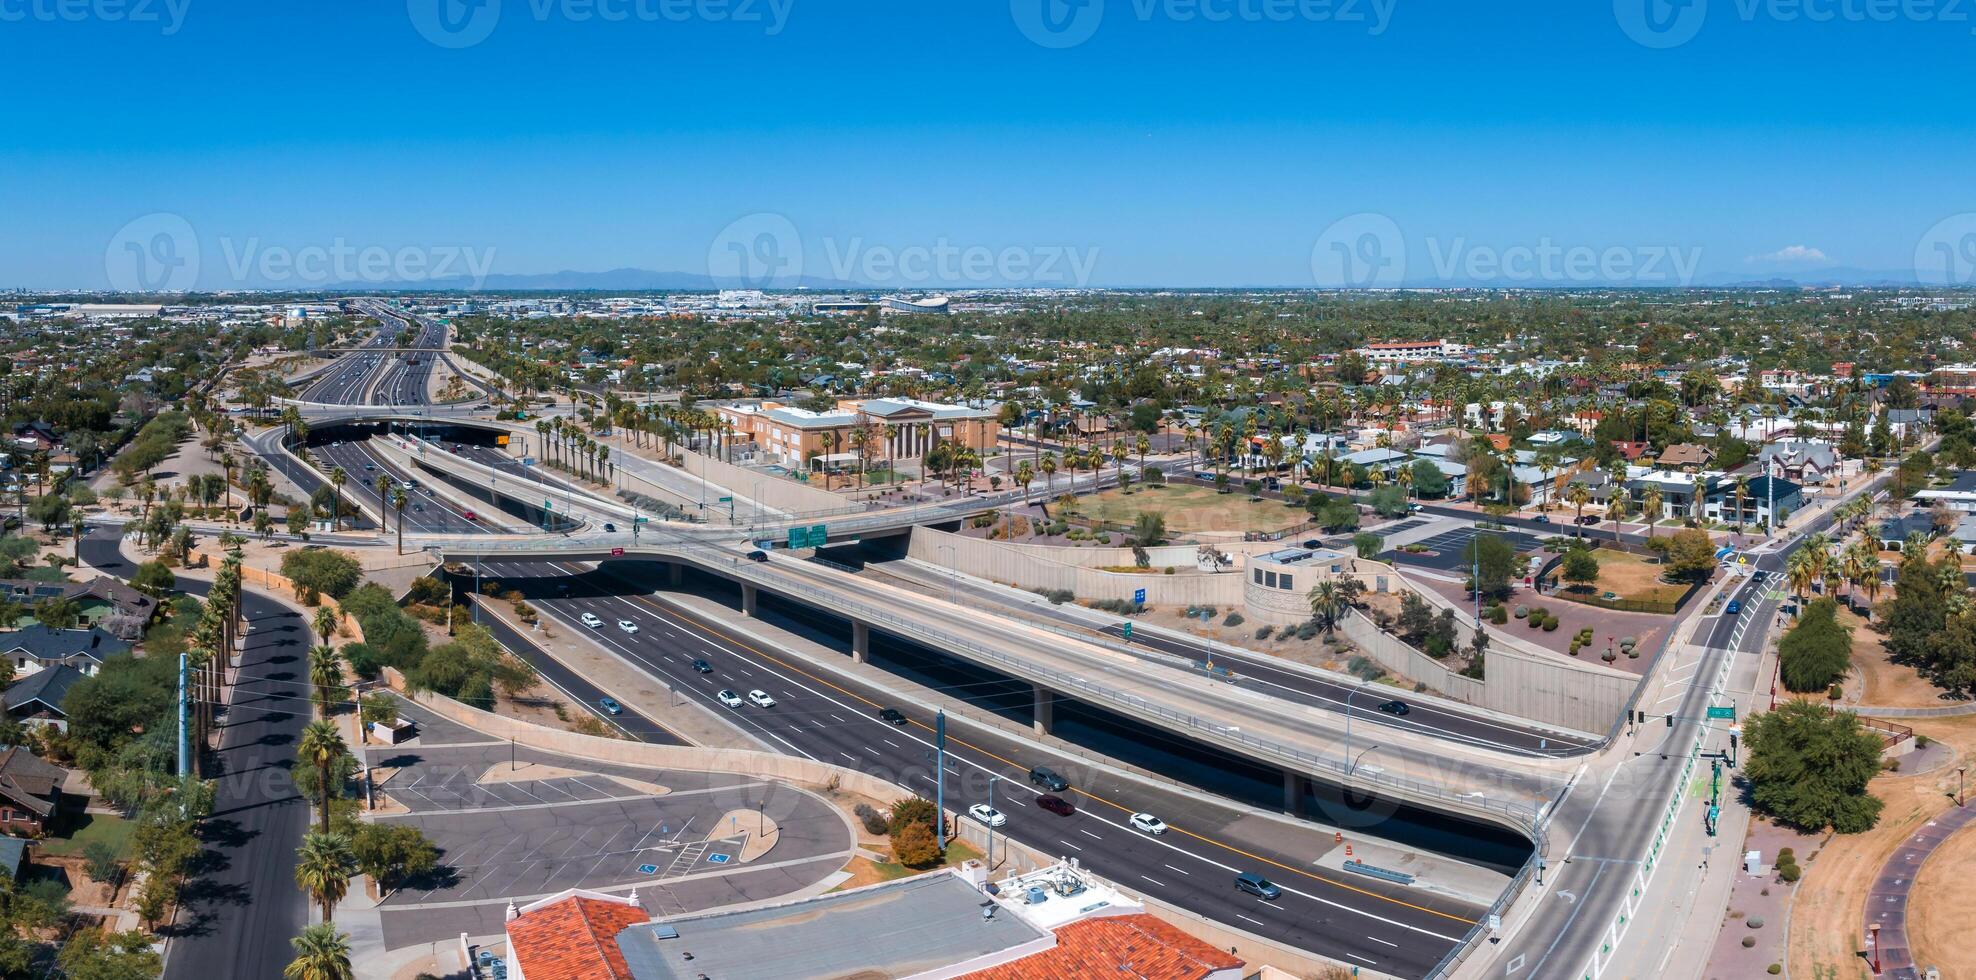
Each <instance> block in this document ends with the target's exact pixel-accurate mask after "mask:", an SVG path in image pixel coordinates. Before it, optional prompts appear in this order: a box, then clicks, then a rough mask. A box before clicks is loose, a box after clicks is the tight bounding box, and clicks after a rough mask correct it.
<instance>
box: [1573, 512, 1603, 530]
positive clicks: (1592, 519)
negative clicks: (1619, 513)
mask: <svg viewBox="0 0 1976 980" xmlns="http://www.w3.org/2000/svg"><path fill="white" fill-rule="evenodd" d="M1601 520H1604V518H1601V517H1599V516H1598V515H1597V514H1586V515H1585V516H1583V517H1580V518H1578V519H1577V520H1575V521H1572V523H1573V524H1584V525H1586V526H1588V527H1589V526H1591V525H1593V524H1597V523H1598V522H1599V521H1601Z"/></svg>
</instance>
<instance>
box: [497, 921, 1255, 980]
mask: <svg viewBox="0 0 1976 980" xmlns="http://www.w3.org/2000/svg"><path fill="white" fill-rule="evenodd" d="M1128 963H1129V964H1130V965H1131V967H1132V970H1133V973H1134V974H1136V975H1137V976H1140V977H1144V978H1146V980H1200V978H1201V977H1205V976H1208V975H1210V974H1212V973H1215V972H1217V971H1220V970H1238V969H1241V967H1242V961H1241V960H1240V959H1237V958H1236V957H1235V956H1233V955H1231V954H1229V953H1225V952H1223V951H1221V950H1220V949H1217V948H1215V947H1213V946H1209V945H1208V944H1207V943H1204V942H1201V941H1200V940H1198V939H1195V938H1194V937H1192V936H1189V935H1187V934H1186V933H1184V932H1181V931H1180V930H1179V929H1176V928H1174V927H1173V926H1170V925H1167V924H1166V923H1164V922H1161V921H1160V920H1158V919H1155V918H1153V917H1152V916H1150V915H1144V914H1140V915H1108V916H1102V917H1099V918H1095V919H1085V920H1082V921H1079V922H1073V923H1071V924H1069V925H1067V926H1064V927H1062V928H1060V929H1058V930H1057V945H1056V948H1055V949H1051V950H1047V951H1044V952H1041V953H1036V954H1033V955H1030V956H1025V957H1023V958H1022V959H1019V960H1016V961H1015V962H1013V963H1004V964H1002V965H1001V966H997V967H991V968H989V969H986V970H977V971H975V972H973V973H969V974H966V980H1061V978H1063V977H1110V976H1118V975H1120V974H1119V968H1120V967H1121V966H1124V965H1126V964H1128ZM528 980H535V974H533V973H530V974H528Z"/></svg>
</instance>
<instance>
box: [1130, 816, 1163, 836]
mask: <svg viewBox="0 0 1976 980" xmlns="http://www.w3.org/2000/svg"><path fill="white" fill-rule="evenodd" d="M1126 822H1127V823H1130V824H1131V825H1132V829H1133V830H1136V831H1139V832H1140V833H1143V834H1152V835H1153V836H1154V837H1158V836H1159V835H1161V834H1164V833H1166V821H1164V820H1161V819H1160V818H1158V817H1155V816H1153V815H1152V814H1150V813H1135V814H1133V815H1132V819H1130V820H1128V821H1126Z"/></svg>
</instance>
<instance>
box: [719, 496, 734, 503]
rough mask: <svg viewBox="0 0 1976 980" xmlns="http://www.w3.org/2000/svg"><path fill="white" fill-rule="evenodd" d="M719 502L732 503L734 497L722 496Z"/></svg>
mask: <svg viewBox="0 0 1976 980" xmlns="http://www.w3.org/2000/svg"><path fill="white" fill-rule="evenodd" d="M719 502H720V503H723V504H731V503H733V502H734V498H733V497H722V498H720V501H719Z"/></svg>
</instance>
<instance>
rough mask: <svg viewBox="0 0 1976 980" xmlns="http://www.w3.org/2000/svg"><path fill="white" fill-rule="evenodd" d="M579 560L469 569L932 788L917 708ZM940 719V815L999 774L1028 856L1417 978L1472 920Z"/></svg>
mask: <svg viewBox="0 0 1976 980" xmlns="http://www.w3.org/2000/svg"><path fill="white" fill-rule="evenodd" d="M584 569H585V566H583V565H580V564H575V563H558V564H556V565H555V566H554V572H553V574H579V575H580V577H579V579H578V580H577V582H578V587H576V588H573V589H572V590H571V594H570V595H568V596H562V595H560V594H559V589H558V588H557V587H556V585H555V584H554V583H553V581H552V580H550V579H545V578H543V577H542V576H543V574H544V568H543V564H542V563H537V562H489V563H486V564H485V565H483V566H482V569H481V570H482V574H483V575H488V576H498V577H500V579H501V581H502V583H503V584H504V585H509V586H513V587H516V588H520V589H521V590H522V591H523V592H524V594H526V595H528V597H529V602H530V604H532V605H534V606H535V607H536V608H537V609H539V610H541V611H542V612H543V614H544V615H546V616H548V617H550V618H551V619H553V620H554V621H556V622H557V623H559V624H561V626H562V627H563V628H564V629H566V630H568V631H571V632H573V633H576V634H578V635H581V636H587V637H589V638H590V639H591V640H593V641H594V642H595V643H597V644H598V645H599V646H601V647H602V648H604V649H605V650H608V651H610V652H612V653H615V654H617V655H619V656H620V657H622V658H624V659H625V660H626V661H628V662H630V663H632V664H633V665H635V666H637V667H639V668H640V669H643V670H645V671H646V672H648V673H649V674H651V675H652V676H654V677H656V678H658V679H660V680H662V681H664V682H666V683H667V684H669V685H670V686H671V687H672V688H673V689H674V690H675V691H677V692H678V693H679V694H680V695H681V696H684V697H688V698H692V699H695V700H696V701H698V702H700V703H702V704H705V705H707V706H708V707H709V708H710V709H711V710H713V711H715V712H717V713H721V714H724V715H727V716H728V717H730V718H731V719H732V720H733V721H734V722H735V724H736V725H738V726H739V727H740V728H741V729H742V730H743V731H744V732H747V733H749V734H750V735H752V736H754V737H755V738H756V739H758V740H760V741H761V742H762V743H763V744H764V745H765V746H767V747H768V748H770V749H772V750H775V751H782V752H788V753H791V754H795V755H801V756H804V757H806V758H810V759H815V760H819V761H827V762H832V763H836V764H840V765H845V766H849V767H852V768H856V769H860V770H862V771H866V772H871V773H874V774H877V775H879V776H881V777H883V778H886V779H891V780H894V781H897V782H900V783H901V784H902V785H905V786H907V787H909V788H911V789H914V790H915V791H917V792H919V793H921V794H922V795H925V796H927V797H929V798H931V797H932V796H933V795H934V788H933V784H932V779H931V766H930V764H929V755H930V752H931V731H932V725H931V722H932V719H931V718H928V717H927V716H926V713H925V712H924V711H922V710H920V709H917V708H915V707H913V706H911V705H907V704H897V703H894V702H893V701H892V700H890V699H889V698H888V697H887V696H886V695H885V694H883V693H881V692H879V691H877V690H876V689H873V688H870V687H867V686H865V685H862V684H858V683H854V682H850V681H847V680H845V679H843V678H837V677H828V678H827V677H826V676H824V674H823V672H821V671H820V670H818V669H816V668H813V667H810V666H808V665H806V664H805V663H803V662H802V661H800V660H798V659H797V658H795V657H793V656H790V655H789V654H787V653H785V652H781V651H776V650H773V649H767V648H765V647H764V645H763V644H761V643H760V642H758V641H755V640H751V639H748V638H746V637H744V636H739V635H735V634H734V633H732V632H730V631H729V630H728V629H726V628H725V627H723V626H720V625H718V624H715V623H712V622H707V621H702V620H700V619H699V618H698V617H697V616H695V615H692V614H688V613H684V612H681V611H679V610H678V609H676V608H675V607H673V606H671V605H668V604H666V603H664V602H662V601H660V600H658V599H656V598H653V597H652V596H651V595H650V593H652V592H653V591H654V590H655V588H656V583H655V581H652V580H649V579H648V578H647V576H648V575H649V576H651V578H655V577H656V575H655V573H650V572H647V573H645V574H640V573H637V572H627V571H618V570H616V569H615V567H614V568H612V569H610V570H603V571H597V572H588V573H585V572H584ZM632 576H636V577H632ZM586 612H588V613H592V614H594V615H595V616H597V617H599V618H600V619H601V620H602V621H603V624H604V625H603V626H602V628H599V629H591V628H588V627H585V626H584V625H583V624H582V622H581V619H580V617H581V616H582V615H583V614H584V613H586ZM619 619H625V620H629V621H631V622H632V623H634V624H636V625H637V626H638V627H639V632H638V633H637V634H636V635H631V634H627V633H624V632H622V631H620V630H619V629H618V627H617V625H616V624H617V621H618V620H619ZM696 658H698V659H705V660H706V661H708V663H709V664H710V665H711V667H712V672H711V673H705V674H702V673H699V672H696V671H695V670H694V669H693V668H692V666H691V663H692V661H693V660H694V659H696ZM722 689H732V690H734V691H736V692H739V693H743V694H745V693H746V692H747V691H749V690H751V689H760V690H763V691H765V692H767V693H768V694H770V695H771V696H773V697H774V698H775V700H776V704H775V706H774V707H772V708H766V709H764V708H757V707H755V706H753V705H752V704H746V703H745V702H744V705H743V706H742V707H740V708H729V707H725V706H722V705H721V704H720V703H719V701H718V700H716V698H715V695H716V693H717V692H719V691H720V690H722ZM962 696H963V697H970V696H973V695H972V692H970V693H969V694H964V695H962ZM984 697H985V695H984ZM884 707H896V708H898V709H900V710H901V711H902V712H903V713H904V714H905V715H906V717H907V718H908V719H909V723H908V724H907V725H905V726H894V725H891V724H888V723H886V722H884V721H882V720H880V719H879V718H878V717H877V712H878V711H879V710H880V709H881V708H884ZM949 722H950V735H949V739H948V742H949V748H950V753H949V762H948V769H947V773H948V780H949V781H948V796H947V801H948V805H949V809H952V810H955V811H965V809H966V807H967V806H968V805H969V804H970V803H972V802H978V801H984V800H986V799H988V794H989V793H990V789H989V778H990V777H999V782H997V783H996V784H995V788H994V790H993V793H994V805H995V806H996V807H997V809H1000V810H1002V811H1003V812H1004V813H1005V814H1007V816H1008V824H1007V826H1006V827H1005V828H1003V830H1004V831H1005V832H1007V833H1008V834H1010V835H1012V836H1013V837H1014V838H1015V839H1016V840H1018V841H1020V842H1022V843H1024V844H1026V845H1029V846H1031V847H1034V848H1036V849H1038V850H1040V851H1042V852H1043V853H1046V854H1055V855H1060V856H1069V857H1076V858H1079V859H1080V860H1082V861H1083V862H1084V863H1085V864H1086V866H1088V867H1090V868H1091V869H1092V870H1093V871H1095V872H1096V873H1098V874H1101V875H1105V876H1107V877H1110V878H1111V879H1112V880H1114V881H1117V882H1118V883H1120V884H1122V885H1125V886H1126V887H1128V888H1132V889H1135V890H1140V891H1144V892H1145V893H1146V894H1148V895H1150V896H1152V897H1155V898H1158V899H1160V900H1162V901H1167V902H1171V903H1173V904H1176V905H1179V906H1181V907H1183V908H1187V909H1190V910H1193V911H1196V912H1199V913H1201V914H1203V915H1207V916H1209V917H1211V918H1214V919H1216V920H1219V921H1222V922H1227V923H1229V924H1231V925H1235V926H1237V927H1239V928H1242V929H1246V930H1248V931H1251V932H1255V933H1257V934H1259V935H1263V936H1267V937H1269V938H1271V939H1275V940H1277V941H1280V942H1285V943H1288V944H1290V945H1293V946H1296V947H1299V948H1303V949H1310V950H1314V951H1317V952H1320V953H1323V954H1325V955H1328V956H1332V957H1334V958H1336V959H1339V960H1340V961H1342V962H1349V963H1358V964H1362V965H1364V966H1367V967H1371V968H1374V969H1378V970H1381V971H1384V972H1387V973H1392V974H1394V975H1397V976H1423V975H1425V973H1426V971H1427V970H1428V969H1430V968H1431V967H1432V965H1433V964H1434V963H1435V962H1437V961H1439V960H1440V958H1441V957H1442V956H1443V955H1444V954H1445V953H1446V952H1447V951H1448V950H1450V949H1451V948H1453V946H1454V944H1455V943H1456V942H1457V941H1458V940H1459V938H1460V937H1461V936H1462V934H1463V933H1465V932H1466V931H1467V930H1468V928H1469V927H1470V925H1471V924H1472V923H1473V921H1474V919H1475V917H1476V916H1477V915H1478V914H1479V910H1478V909H1477V908H1475V907H1473V906H1471V905H1469V904H1467V903H1464V902H1460V901H1456V900H1453V899H1449V898H1445V897H1442V896H1437V895H1435V894H1432V893H1428V892H1425V891H1422V890H1419V889H1413V890H1409V889H1407V888H1405V887H1403V886H1398V885H1392V884H1388V883H1384V882H1380V881H1377V880H1374V879H1370V878H1366V879H1363V880H1360V879H1359V878H1358V876H1350V875H1344V874H1340V873H1337V872H1331V871H1324V870H1320V869H1318V868H1316V867H1315V866H1314V864H1313V862H1314V860H1315V859H1316V858H1317V857H1318V856H1319V854H1321V853H1322V852H1324V851H1327V850H1329V849H1330V841H1329V840H1328V839H1326V838H1323V837H1322V836H1321V835H1319V834H1315V833H1312V832H1309V831H1297V830H1296V829H1295V828H1289V827H1265V826H1261V825H1262V824H1265V823H1274V821H1265V820H1262V819H1260V818H1257V817H1255V816H1252V815H1247V814H1245V813H1244V812H1243V811H1241V810H1239V809H1238V808H1235V807H1231V806H1227V805H1225V804H1222V803H1220V802H1217V801H1216V800H1215V799H1214V798H1213V797H1210V796H1207V795H1205V794H1198V793H1192V794H1190V793H1176V792H1173V791H1170V790H1166V789H1161V788H1157V787H1155V786H1153V785H1151V784H1149V783H1146V782H1143V781H1141V780H1138V779H1129V778H1123V777H1119V776H1116V775H1113V774H1111V773H1109V772H1106V771H1103V770H1098V769H1094V768H1092V767H1088V766H1085V765H1083V764H1081V763H1079V762H1078V761H1076V760H1074V759H1072V758H1068V757H1064V756H1062V755H1060V754H1058V753H1056V752H1053V751H1050V750H1048V749H1045V748H1043V747H1041V746H1038V745H1036V744H1035V743H1032V742H1030V741H1028V740H1022V739H1015V738H1011V737H1008V736H1005V735H1002V734H999V733H992V732H990V731H988V730H985V729H981V728H977V727H975V726H962V725H959V724H956V723H955V720H954V719H949ZM1186 748H1187V747H1186V746H1175V747H1174V751H1176V752H1180V751H1185V750H1186ZM1037 764H1047V765H1049V766H1051V767H1053V768H1055V769H1057V770H1058V771H1059V772H1062V773H1064V774H1065V775H1066V776H1067V777H1068V778H1069V779H1070V780H1071V781H1072V783H1073V789H1072V790H1071V791H1070V792H1069V793H1067V794H1066V797H1067V798H1068V799H1070V800H1072V802H1073V803H1074V804H1075V805H1076V806H1077V807H1078V812H1077V813H1076V814H1074V815H1072V816H1070V817H1059V816H1056V815H1054V814H1051V813H1048V812H1046V811H1043V810H1041V809H1040V808H1038V807H1036V806H1035V805H1034V800H1035V796H1036V795H1037V793H1038V792H1040V791H1039V790H1038V789H1036V788H1035V787H1032V786H1031V785H1030V784H1029V783H1028V781H1027V779H1026V773H1027V771H1028V768H1029V767H1030V766H1032V765H1037ZM1139 810H1146V811H1150V812H1154V813H1156V814H1157V815H1159V816H1160V817H1162V819H1165V820H1166V821H1167V822H1168V824H1169V825H1171V827H1172V830H1170V831H1169V832H1168V833H1167V834H1166V835H1164V836H1163V837H1158V838H1154V837H1150V836H1147V835H1144V834H1140V833H1137V832H1135V831H1132V830H1130V829H1129V828H1128V827H1127V825H1126V823H1125V820H1126V818H1127V817H1128V816H1130V814H1131V813H1133V812H1135V811H1139ZM962 819H967V818H965V817H963V818H962ZM1250 870H1253V871H1259V872H1262V873H1264V874H1266V875H1268V876H1270V877H1271V878H1272V879H1273V880H1275V881H1276V882H1277V883H1278V884H1280V885H1282V886H1283V888H1284V895H1283V897H1282V898H1281V899H1279V900H1278V901H1276V902H1266V901H1263V900H1261V899H1258V898H1255V897H1253V896H1248V895H1243V894H1240V893H1237V892H1236V891H1235V890H1234V887H1233V884H1232V876H1233V875H1234V874H1235V873H1236V872H1238V871H1250ZM1348 878H1349V879H1351V880H1346V879H1348Z"/></svg>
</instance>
